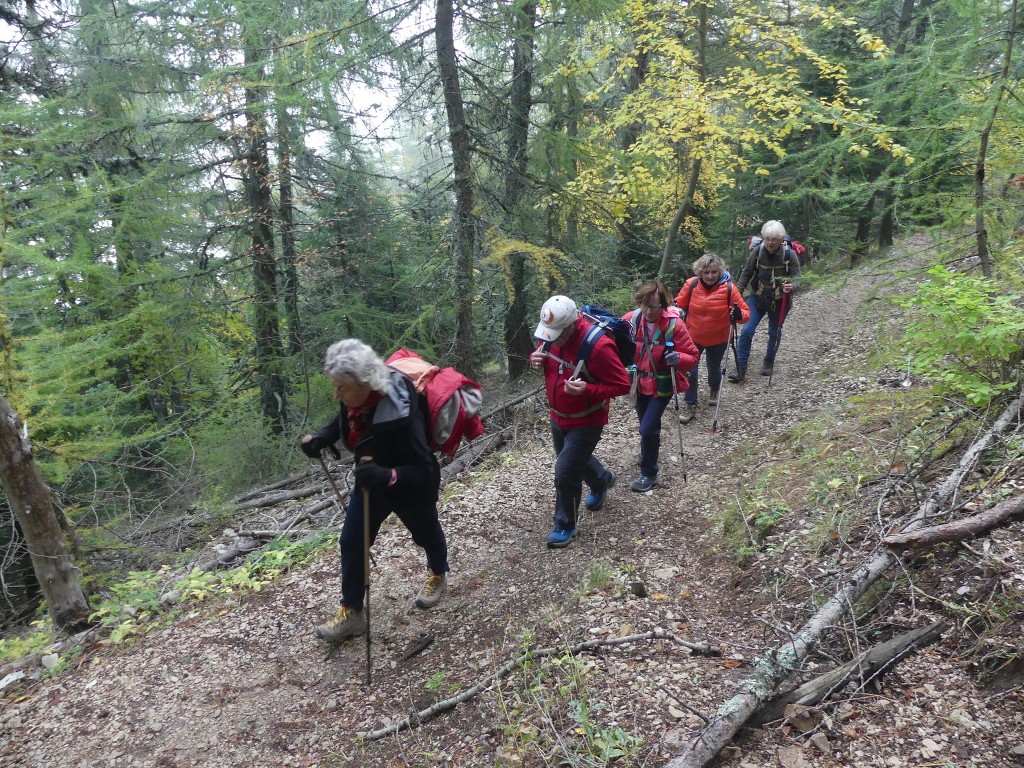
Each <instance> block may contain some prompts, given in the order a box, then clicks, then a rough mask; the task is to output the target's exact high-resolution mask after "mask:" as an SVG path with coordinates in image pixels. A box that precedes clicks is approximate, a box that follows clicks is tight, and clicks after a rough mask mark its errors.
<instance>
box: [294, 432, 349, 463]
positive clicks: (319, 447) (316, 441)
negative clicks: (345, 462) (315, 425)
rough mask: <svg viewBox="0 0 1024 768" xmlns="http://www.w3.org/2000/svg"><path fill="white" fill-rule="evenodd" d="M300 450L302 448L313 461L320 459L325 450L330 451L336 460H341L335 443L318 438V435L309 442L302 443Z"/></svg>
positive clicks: (324, 438)
mask: <svg viewBox="0 0 1024 768" xmlns="http://www.w3.org/2000/svg"><path fill="white" fill-rule="evenodd" d="M299 448H301V449H302V452H303V453H304V454H306V455H307V456H309V458H311V459H319V458H320V454H321V453H323V451H324V448H326V449H327V450H328V451H330V452H331V454H332V455H333V456H334V458H336V459H340V458H341V454H340V453H339V452H338V449H337V448H335V447H334V443H331V442H328V440H327V438H326V437H317V436H316V435H313V437H311V438H310V439H309V440H306V441H305V442H300V443H299Z"/></svg>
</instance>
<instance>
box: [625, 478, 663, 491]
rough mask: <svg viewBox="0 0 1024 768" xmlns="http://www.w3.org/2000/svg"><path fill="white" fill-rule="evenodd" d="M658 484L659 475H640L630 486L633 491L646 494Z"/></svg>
mask: <svg viewBox="0 0 1024 768" xmlns="http://www.w3.org/2000/svg"><path fill="white" fill-rule="evenodd" d="M657 484H658V476H657V475H640V477H638V478H637V479H636V480H634V481H633V484H632V485H631V486H629V489H630V490H631V491H638V492H639V493H646V492H647V491H649V490H651V488H653V487H654V486H656V485H657Z"/></svg>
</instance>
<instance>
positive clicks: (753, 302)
mask: <svg viewBox="0 0 1024 768" xmlns="http://www.w3.org/2000/svg"><path fill="white" fill-rule="evenodd" d="M773 303H774V305H775V306H774V307H770V308H769V309H766V310H760V309H758V308H757V297H756V296H751V297H750V298H748V299H747V306H748V307H750V319H749V320H747V322H746V324H745V325H744V326H743V330H742V331H740V340H739V343H737V345H736V356H737V357H738V358H739V361H740V362H741V363H745V362H747V360H749V359H750V345H751V343H752V342H753V340H754V331H756V330H757V325H758V323H760V322H761V318H762V317H764V316H765V315H767V316H768V348H767V349H765V351H764V359H765V360H774V359H775V350H776V349H778V347H779V310H780V309H781V307H780V306H779V305H780V302H778V301H776V302H773Z"/></svg>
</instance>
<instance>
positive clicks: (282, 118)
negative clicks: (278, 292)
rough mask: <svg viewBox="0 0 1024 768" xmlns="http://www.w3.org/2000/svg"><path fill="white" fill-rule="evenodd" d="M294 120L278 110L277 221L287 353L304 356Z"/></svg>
mask: <svg viewBox="0 0 1024 768" xmlns="http://www.w3.org/2000/svg"><path fill="white" fill-rule="evenodd" d="M291 130H292V126H291V118H290V117H289V115H288V111H287V110H286V109H284V108H278V110H277V192H278V198H279V200H278V220H279V221H280V229H281V261H282V263H283V264H284V285H283V286H282V287H283V288H284V307H285V314H286V316H287V318H288V349H289V351H290V352H291V353H292V354H293V355H297V354H299V353H300V352H302V349H303V346H304V345H303V343H302V325H301V323H300V322H299V271H298V269H297V268H296V260H297V258H298V255H297V253H296V250H295V196H294V194H293V193H292V143H291Z"/></svg>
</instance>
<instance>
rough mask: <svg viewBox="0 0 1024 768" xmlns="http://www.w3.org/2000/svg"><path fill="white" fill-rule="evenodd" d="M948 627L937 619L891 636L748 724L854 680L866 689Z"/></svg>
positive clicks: (782, 699)
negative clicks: (923, 625) (926, 624)
mask: <svg viewBox="0 0 1024 768" xmlns="http://www.w3.org/2000/svg"><path fill="white" fill-rule="evenodd" d="M946 629H948V625H947V624H946V622H944V621H936V622H935V623H934V624H929V625H928V626H925V627H918V628H917V629H912V630H910V631H909V632H904V633H903V634H902V635H897V636H896V637H893V638H890V639H889V640H886V641H885V642H884V643H879V644H878V645H876V646H874V647H873V648H870V649H868V650H867V651H865V652H864V653H862V654H860V656H858V657H857V658H856V659H854V660H853V661H850V662H848V663H846V664H844V665H843V666H841V667H837V668H836V669H833V670H830V671H828V672H826V673H825V674H823V675H820V676H818V677H816V678H814V679H813V680H809V681H808V682H806V683H804V684H803V685H801V686H800V687H799V688H797V689H795V690H793V691H790V692H789V693H787V694H785V695H783V696H779V697H778V698H775V699H772V700H771V701H769V702H768V703H767V704H765V705H764V706H763V707H761V708H760V709H759V710H757V712H755V713H754V714H753V716H752V717H751V718H750V720H749V721H748V724H749V725H752V726H758V725H763V724H764V723H768V722H771V721H772V720H778V719H779V718H781V717H783V715H784V713H785V711H786V707H788V706H789V705H790V704H801V705H803V706H807V707H809V706H813V705H814V704H817V703H818V702H819V701H824V700H825V699H826V698H828V697H829V696H830V695H832V694H833V693H836V692H838V691H841V690H842V689H843V688H845V687H846V685H847V684H848V683H850V682H852V681H857V682H858V684H859V686H860V687H861V688H863V687H864V686H865V685H867V684H868V683H869V682H871V681H872V680H874V679H875V678H877V677H880V676H881V675H883V674H884V673H885V672H886V671H888V670H889V669H891V668H892V667H894V666H895V665H896V664H898V663H899V662H901V661H902V660H903V659H905V658H906V657H907V656H909V655H910V654H912V653H914V652H915V651H918V650H920V649H921V648H925V647H927V646H929V645H931V644H932V643H934V642H935V641H936V640H938V639H939V638H940V637H941V636H942V633H943V632H945V631H946Z"/></svg>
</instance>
